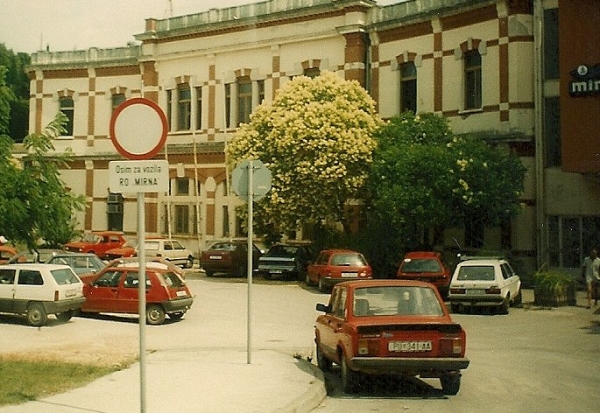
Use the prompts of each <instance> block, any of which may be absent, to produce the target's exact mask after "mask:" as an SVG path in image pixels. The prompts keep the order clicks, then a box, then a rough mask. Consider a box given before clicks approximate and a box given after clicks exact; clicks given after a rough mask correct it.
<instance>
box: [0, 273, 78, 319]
mask: <svg viewBox="0 0 600 413" xmlns="http://www.w3.org/2000/svg"><path fill="white" fill-rule="evenodd" d="M84 302H85V297H84V296H83V283H82V282H81V280H80V279H79V277H78V276H77V274H75V272H73V270H72V269H71V267H69V266H68V265H58V264H7V265H2V266H0V312H2V313H12V314H23V315H25V316H26V317H27V322H28V323H29V324H30V325H32V326H35V327H40V326H43V325H45V324H46V323H47V322H48V314H55V315H56V318H58V319H59V320H60V321H69V320H70V319H71V317H73V314H74V312H75V311H77V310H79V309H80V308H81V306H82V304H83V303H84Z"/></svg>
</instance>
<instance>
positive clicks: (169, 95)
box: [165, 90, 173, 130]
mask: <svg viewBox="0 0 600 413" xmlns="http://www.w3.org/2000/svg"><path fill="white" fill-rule="evenodd" d="M172 104H173V91H172V90H167V113H166V114H165V115H166V116H167V122H168V124H169V130H171V125H172V124H173V120H172V119H171V116H173V111H172V110H171V108H172V106H171V105H172Z"/></svg>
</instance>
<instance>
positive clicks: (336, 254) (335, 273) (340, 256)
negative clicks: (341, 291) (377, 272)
mask: <svg viewBox="0 0 600 413" xmlns="http://www.w3.org/2000/svg"><path fill="white" fill-rule="evenodd" d="M371 278H373V270H372V269H371V266H370V265H369V263H368V262H367V260H366V259H365V257H364V256H363V255H362V254H361V253H360V252H356V251H351V250H344V249H330V250H323V251H321V252H320V253H319V256H318V257H317V260H316V261H315V262H314V263H312V264H309V265H308V268H307V270H306V285H309V286H310V285H318V286H319V291H321V292H327V291H330V290H331V287H332V286H333V285H335V284H337V283H339V282H342V281H350V280H368V279H371Z"/></svg>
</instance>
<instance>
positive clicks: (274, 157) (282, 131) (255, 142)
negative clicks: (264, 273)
mask: <svg viewBox="0 0 600 413" xmlns="http://www.w3.org/2000/svg"><path fill="white" fill-rule="evenodd" d="M380 125H381V120H380V118H379V117H378V116H377V114H376V112H375V102H374V101H373V100H372V99H371V97H370V96H369V95H368V94H367V92H366V91H365V90H364V89H363V88H362V87H361V86H360V85H359V84H358V82H356V81H347V80H344V79H341V78H340V77H339V76H337V75H335V74H334V73H331V72H323V73H322V74H321V75H320V76H318V77H316V78H313V79H311V78H309V77H306V76H299V77H296V78H294V79H293V80H292V81H290V82H289V83H287V84H286V85H285V86H284V87H283V88H282V89H280V90H279V91H278V92H277V95H276V96H275V99H274V100H273V102H272V103H271V104H265V103H263V104H262V105H260V106H259V107H258V108H257V109H256V111H255V112H254V113H253V114H252V116H251V118H250V123H248V124H243V125H242V126H240V128H239V129H238V131H237V132H236V134H235V136H234V138H233V140H232V142H231V143H230V144H229V145H228V146H227V148H226V155H227V159H228V164H229V165H230V166H231V168H230V169H233V167H235V165H236V164H237V163H239V162H240V161H241V160H244V159H258V160H261V161H262V162H263V163H264V164H265V166H266V167H267V168H269V170H270V171H271V174H272V188H271V191H270V192H269V193H268V194H267V196H266V197H265V198H264V199H262V200H261V201H260V202H257V203H256V205H255V209H254V211H255V225H256V229H257V232H259V233H263V234H269V233H270V234H283V233H284V232H286V231H293V230H297V229H299V228H300V227H301V226H302V224H304V223H320V222H339V223H342V224H343V225H345V224H346V222H345V219H344V206H345V205H346V204H347V202H348V201H349V200H351V199H355V198H358V197H359V195H360V194H361V191H362V190H363V189H364V185H365V182H366V179H367V176H368V172H369V168H370V164H371V162H372V153H373V150H374V149H375V140H374V139H373V138H372V134H373V133H374V132H375V130H376V129H377V128H378V127H379V126H380ZM345 227H346V226H345Z"/></svg>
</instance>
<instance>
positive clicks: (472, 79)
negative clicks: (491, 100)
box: [464, 50, 482, 109]
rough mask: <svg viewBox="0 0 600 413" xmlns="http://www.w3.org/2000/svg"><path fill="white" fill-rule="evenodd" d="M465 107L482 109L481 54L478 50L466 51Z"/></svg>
mask: <svg viewBox="0 0 600 413" xmlns="http://www.w3.org/2000/svg"><path fill="white" fill-rule="evenodd" d="M464 65H465V109H481V106H482V99H481V55H480V54H479V52H478V51H477V50H471V51H469V52H467V53H465V58H464Z"/></svg>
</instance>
